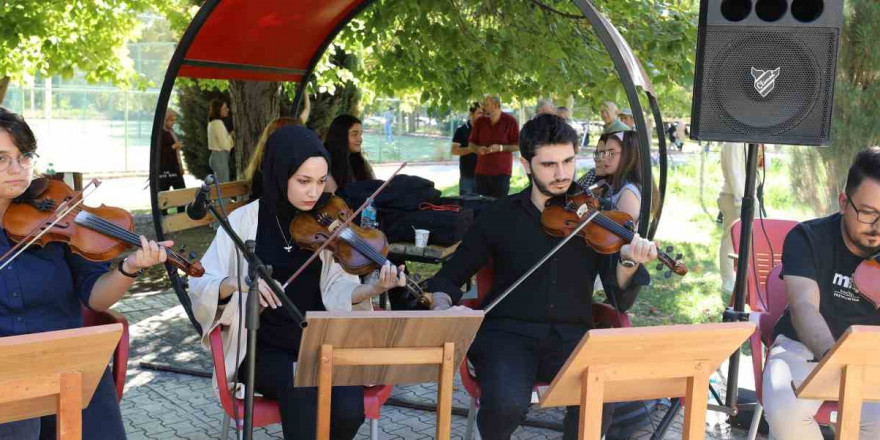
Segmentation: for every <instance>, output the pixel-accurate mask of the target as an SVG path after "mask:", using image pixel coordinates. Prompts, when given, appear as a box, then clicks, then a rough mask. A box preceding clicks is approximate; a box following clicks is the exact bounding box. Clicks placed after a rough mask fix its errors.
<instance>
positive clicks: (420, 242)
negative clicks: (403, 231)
mask: <svg viewBox="0 0 880 440" xmlns="http://www.w3.org/2000/svg"><path fill="white" fill-rule="evenodd" d="M430 234H431V231H429V230H427V229H416V247H425V246H427V245H428V235H430Z"/></svg>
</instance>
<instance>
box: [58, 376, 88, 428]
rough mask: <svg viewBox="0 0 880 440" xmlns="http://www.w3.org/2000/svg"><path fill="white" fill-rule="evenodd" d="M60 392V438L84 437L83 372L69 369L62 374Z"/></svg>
mask: <svg viewBox="0 0 880 440" xmlns="http://www.w3.org/2000/svg"><path fill="white" fill-rule="evenodd" d="M59 385H60V386H59V388H60V390H59V393H58V424H57V425H56V427H55V435H56V438H57V439H58V440H80V439H82V373H80V372H79V371H68V372H66V373H62V374H61V381H60V383H59Z"/></svg>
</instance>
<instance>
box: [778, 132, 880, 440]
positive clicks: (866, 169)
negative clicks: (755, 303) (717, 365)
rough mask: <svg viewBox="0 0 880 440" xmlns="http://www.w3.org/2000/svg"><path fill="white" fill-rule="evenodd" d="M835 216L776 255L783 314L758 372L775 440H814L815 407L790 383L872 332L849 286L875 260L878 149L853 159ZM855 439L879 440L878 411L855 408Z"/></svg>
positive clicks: (879, 227)
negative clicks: (862, 332) (858, 422)
mask: <svg viewBox="0 0 880 440" xmlns="http://www.w3.org/2000/svg"><path fill="white" fill-rule="evenodd" d="M838 205H839V209H840V212H838V213H836V214H833V215H831V216H828V217H823V218H819V219H815V220H810V221H807V222H804V223H801V224H799V225H797V226H796V227H795V228H794V229H792V230H791V232H789V233H788V236H786V237H785V244H784V245H783V249H782V265H783V266H782V277H783V279H784V280H785V291H786V292H785V294H786V297H787V299H788V310H787V311H786V312H785V314H784V315H783V316H782V318H781V319H780V320H779V322H778V323H777V324H776V328H775V333H776V339H775V341H774V342H773V346H772V347H771V348H770V356H769V357H768V358H767V365H766V366H765V367H764V397H763V403H764V407H765V408H766V416H767V422H768V423H769V424H770V432H771V433H772V434H773V436H774V437H775V438H776V439H777V440H821V439H822V433H821V431H820V430H819V425H818V423H816V420H815V419H814V416H815V415H816V411H817V410H818V409H819V407H821V406H822V401H818V400H805V399H799V398H797V396H795V394H794V390H793V389H792V381H802V380H805V379H806V378H807V376H808V375H809V374H810V372H811V371H812V370H813V368H815V367H816V365H818V363H817V362H816V361H817V360H819V359H821V358H823V357H824V356H825V354H826V353H828V351H829V350H830V349H831V347H833V346H834V344H835V343H836V342H837V340H838V339H840V337H841V336H843V334H844V332H846V330H847V329H848V328H849V327H850V326H852V325H880V311H878V310H877V309H876V308H875V307H874V305H873V304H871V301H869V300H868V298H867V297H864V296H863V294H862V292H859V291H858V289H857V288H856V286H855V283H854V281H853V273H854V272H855V270H856V268H857V267H858V266H859V265H860V264H862V263H863V262H864V261H865V259H866V258H868V257H870V256H872V255H874V254H877V252H880V147H872V148H868V149H866V150H864V151H862V152H860V153H859V154H858V155H856V158H855V161H854V162H853V164H852V166H851V167H850V169H849V175H848V177H847V179H846V188H845V190H844V192H842V193H841V194H840V195H839V196H838ZM859 438H860V439H862V440H867V439H872V440H874V439H878V438H880V403H877V402H872V403H865V404H864V405H863V406H862V426H861V433H860V437H859Z"/></svg>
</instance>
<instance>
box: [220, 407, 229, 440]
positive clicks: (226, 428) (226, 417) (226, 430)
mask: <svg viewBox="0 0 880 440" xmlns="http://www.w3.org/2000/svg"><path fill="white" fill-rule="evenodd" d="M231 421H232V417H229V414H226V413H225V412H224V413H223V428H221V431H220V440H227V439H228V438H229V423H230V422H231Z"/></svg>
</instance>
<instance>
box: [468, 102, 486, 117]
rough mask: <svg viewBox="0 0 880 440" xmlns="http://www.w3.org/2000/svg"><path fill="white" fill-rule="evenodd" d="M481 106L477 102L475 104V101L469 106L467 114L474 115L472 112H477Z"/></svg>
mask: <svg viewBox="0 0 880 440" xmlns="http://www.w3.org/2000/svg"><path fill="white" fill-rule="evenodd" d="M482 106H483V104H480V103H479V102H476V101H475V102H473V103H471V106H470V108H469V109H468V113H470V114H474V112H475V111H477V110H479V109H480V107H482Z"/></svg>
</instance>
